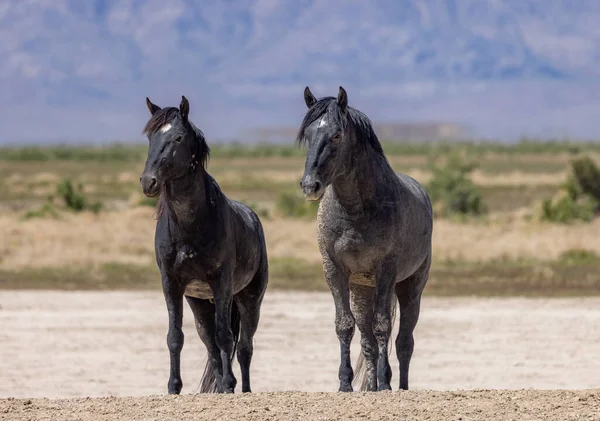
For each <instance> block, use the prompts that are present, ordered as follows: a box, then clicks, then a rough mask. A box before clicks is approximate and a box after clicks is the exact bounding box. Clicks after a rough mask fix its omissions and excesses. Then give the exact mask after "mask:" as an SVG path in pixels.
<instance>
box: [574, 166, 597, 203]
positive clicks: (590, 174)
mask: <svg viewBox="0 0 600 421" xmlns="http://www.w3.org/2000/svg"><path fill="white" fill-rule="evenodd" d="M571 167H572V170H573V177H574V179H575V181H576V183H577V184H578V185H579V187H580V188H581V192H582V193H583V194H586V195H589V196H591V197H593V198H594V199H595V200H596V201H598V202H600V170H598V167H597V166H596V164H595V163H594V161H592V159H591V158H590V157H588V156H584V157H582V158H578V159H574V160H573V161H572V162H571Z"/></svg>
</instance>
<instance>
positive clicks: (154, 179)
mask: <svg viewBox="0 0 600 421" xmlns="http://www.w3.org/2000/svg"><path fill="white" fill-rule="evenodd" d="M154 186H156V177H152V178H151V179H150V188H154Z"/></svg>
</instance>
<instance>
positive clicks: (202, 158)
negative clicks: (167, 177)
mask: <svg viewBox="0 0 600 421" xmlns="http://www.w3.org/2000/svg"><path fill="white" fill-rule="evenodd" d="M177 117H180V118H181V114H180V113H179V108H175V107H166V108H161V109H160V110H158V111H156V112H155V113H154V114H152V117H150V120H148V122H147V123H146V125H145V126H144V131H143V134H148V135H150V136H151V135H153V134H155V133H156V132H158V131H159V130H160V128H161V127H163V126H164V125H165V124H168V123H171V122H172V121H173V120H174V119H175V118H177ZM186 123H187V124H189V125H190V127H191V129H192V131H193V132H194V134H195V135H196V136H195V137H196V141H197V150H196V159H197V160H198V163H199V164H200V167H201V169H202V170H205V169H206V164H207V162H208V159H209V158H210V147H209V146H208V143H206V138H205V137H204V133H202V130H200V129H199V128H198V127H196V126H195V125H194V123H192V122H191V121H190V120H189V119H188V120H187V121H186V122H184V123H183V124H186ZM164 196H165V195H164V188H163V191H162V192H161V194H160V196H159V198H158V204H157V211H156V218H157V219H158V218H160V216H161V215H162V214H163V211H164V205H165V204H164Z"/></svg>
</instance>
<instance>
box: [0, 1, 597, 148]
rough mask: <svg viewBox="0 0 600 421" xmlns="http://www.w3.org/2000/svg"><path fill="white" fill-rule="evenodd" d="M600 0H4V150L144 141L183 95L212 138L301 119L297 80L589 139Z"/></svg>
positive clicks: (419, 110)
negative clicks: (154, 106)
mask: <svg viewBox="0 0 600 421" xmlns="http://www.w3.org/2000/svg"><path fill="white" fill-rule="evenodd" d="M599 27H600V1H598V0H393V1H392V0H377V1H364V0H346V1H344V2H341V1H340V2H333V1H324V0H323V1H321V0H313V1H308V0H294V1H283V0H259V1H250V0H248V1H242V0H237V1H236V0H230V1H225V0H223V1H215V0H203V1H184V0H169V1H159V0H111V1H109V0H86V1H81V0H37V1H34V0H7V1H5V2H3V3H1V4H0V40H1V42H0V52H1V53H2V57H3V59H2V60H0V78H1V79H0V80H1V82H0V101H1V103H0V106H1V107H2V114H1V115H2V120H1V123H2V127H3V128H2V131H0V142H3V143H5V142H15V141H56V140H67V141H88V140H90V141H95V140H104V141H106V140H117V139H126V140H130V139H131V140H135V139H141V136H140V131H141V128H142V127H143V125H144V123H145V121H146V118H147V116H148V114H147V110H146V108H145V104H144V98H145V96H149V97H150V98H151V99H152V100H153V101H154V102H155V103H158V104H159V105H162V106H166V105H177V104H178V103H179V101H180V98H181V95H182V94H184V95H186V97H188V99H189V100H190V102H191V115H192V118H193V119H194V121H195V122H196V123H197V125H199V126H200V127H202V128H203V130H204V131H205V132H206V134H207V136H208V137H209V139H216V138H231V137H238V136H240V135H243V134H244V133H246V131H247V130H248V129H252V128H256V127H264V126H292V127H293V126H295V125H298V124H299V122H300V120H301V118H302V116H303V113H304V111H305V108H304V107H305V106H304V103H303V99H302V90H303V88H304V86H306V85H310V87H311V89H312V90H313V93H314V94H315V95H317V96H325V95H335V94H336V93H337V88H338V86H339V85H343V86H344V87H345V88H346V89H347V91H348V94H349V100H350V103H351V105H354V106H356V107H357V108H359V109H361V110H362V111H364V112H366V113H367V114H368V115H369V116H370V117H371V119H372V120H374V121H388V122H413V121H449V122H457V123H461V124H465V125H468V126H470V127H471V128H472V129H473V131H474V132H475V133H476V134H478V135H481V136H486V137H494V138H514V137H516V136H519V135H533V136H535V135H540V136H566V135H568V136H575V137H598V136H596V120H597V116H598V115H600V114H599V112H600V106H599V105H598V104H599V103H600V101H598V98H599V95H598V94H600V89H599V88H600V84H599V83H598V82H597V80H598V77H597V76H598V74H599V70H598V69H599V66H598V64H600V60H599V58H600V57H599V53H600V42H599V41H600V30H598V28H599Z"/></svg>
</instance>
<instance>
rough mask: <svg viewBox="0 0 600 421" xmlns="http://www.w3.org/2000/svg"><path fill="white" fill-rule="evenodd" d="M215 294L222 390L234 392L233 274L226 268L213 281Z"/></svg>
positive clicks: (235, 381) (235, 382)
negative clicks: (232, 358)
mask: <svg viewBox="0 0 600 421" xmlns="http://www.w3.org/2000/svg"><path fill="white" fill-rule="evenodd" d="M226 273H227V275H226ZM213 288H214V290H213V295H214V300H215V321H216V328H217V332H216V335H215V336H216V339H217V346H218V347H219V350H220V355H221V366H222V367H223V377H222V379H221V391H222V392H224V393H233V391H234V389H235V386H236V384H237V380H236V378H235V376H234V375H233V370H232V367H231V357H232V355H233V344H234V341H233V331H232V330H231V305H232V303H233V296H232V279H231V275H230V274H229V273H228V272H227V271H226V270H225V269H224V270H223V272H222V274H221V276H220V277H218V278H217V279H215V280H214V281H213Z"/></svg>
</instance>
